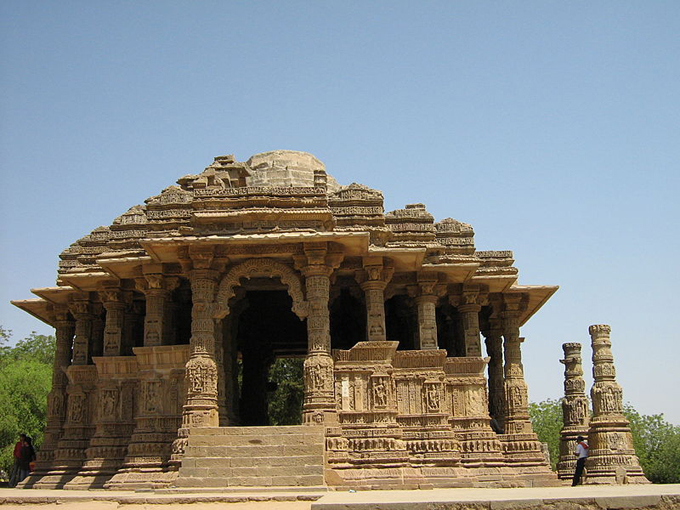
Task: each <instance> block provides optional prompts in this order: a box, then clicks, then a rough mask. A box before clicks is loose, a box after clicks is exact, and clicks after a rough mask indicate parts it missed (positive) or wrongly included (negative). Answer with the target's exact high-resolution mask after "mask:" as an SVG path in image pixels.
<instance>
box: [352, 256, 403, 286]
mask: <svg viewBox="0 0 680 510" xmlns="http://www.w3.org/2000/svg"><path fill="white" fill-rule="evenodd" d="M393 275H394V264H393V262H392V261H391V260H390V259H384V260H383V257H364V259H363V267H362V268H361V269H357V270H356V271H355V273H354V278H355V279H356V281H357V283H359V286H360V287H361V288H362V289H364V290H366V289H380V290H384V289H385V287H387V284H388V283H389V282H390V280H391V279H392V276H393Z"/></svg>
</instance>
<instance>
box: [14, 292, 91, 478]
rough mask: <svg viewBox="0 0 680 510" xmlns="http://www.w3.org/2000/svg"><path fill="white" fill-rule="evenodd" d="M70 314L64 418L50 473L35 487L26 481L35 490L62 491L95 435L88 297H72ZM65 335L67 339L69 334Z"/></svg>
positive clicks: (79, 465) (83, 295)
mask: <svg viewBox="0 0 680 510" xmlns="http://www.w3.org/2000/svg"><path fill="white" fill-rule="evenodd" d="M69 310H70V312H71V315H73V316H74V317H75V319H76V324H75V337H74V340H73V362H72V364H71V365H70V366H68V368H67V369H66V376H67V377H68V384H67V386H66V392H67V394H68V397H67V399H66V402H67V405H66V415H65V420H64V426H63V430H62V434H61V438H60V439H59V443H58V445H57V447H56V448H55V449H54V457H53V461H52V463H51V465H50V466H49V471H47V473H45V474H44V475H43V476H40V478H39V479H37V480H36V481H35V484H33V483H32V482H33V480H32V478H29V479H27V481H26V483H30V484H31V485H32V486H33V487H35V488H37V489H54V488H62V487H63V486H64V485H65V484H66V483H67V482H69V481H70V480H71V479H72V478H73V477H74V476H75V475H76V474H77V473H78V471H79V470H80V468H81V467H82V464H83V461H84V460H85V450H86V449H87V447H88V445H89V443H90V438H91V437H92V434H93V433H94V412H95V408H96V405H95V404H96V402H95V398H96V396H97V393H96V382H97V370H96V368H95V366H94V365H91V364H88V363H87V362H88V357H89V356H88V351H89V346H90V344H91V335H92V321H93V316H92V313H91V312H92V303H91V302H90V301H89V294H80V295H76V296H74V297H73V298H72V299H71V301H70V302H69ZM66 334H67V335H68V331H67V333H66ZM63 355H64V354H63V353H62V356H63ZM62 359H63V358H62ZM37 474H39V473H37Z"/></svg>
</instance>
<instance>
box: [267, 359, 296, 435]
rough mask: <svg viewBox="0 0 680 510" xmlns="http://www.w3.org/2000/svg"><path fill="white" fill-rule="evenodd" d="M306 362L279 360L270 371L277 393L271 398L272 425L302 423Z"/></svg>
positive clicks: (270, 413) (270, 377)
mask: <svg viewBox="0 0 680 510" xmlns="http://www.w3.org/2000/svg"><path fill="white" fill-rule="evenodd" d="M303 371H304V360H303V359H301V358H277V359H276V361H275V362H274V364H273V365H272V367H271V369H270V370H269V380H270V381H271V382H274V383H276V391H274V392H273V393H272V394H271V395H270V396H269V420H270V423H271V424H272V425H299V424H300V423H302V400H303V390H304V388H303V382H302V380H303V379H302V377H303Z"/></svg>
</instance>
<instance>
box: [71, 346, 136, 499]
mask: <svg viewBox="0 0 680 510" xmlns="http://www.w3.org/2000/svg"><path fill="white" fill-rule="evenodd" d="M94 362H95V366H96V367H97V375H98V380H97V395H98V405H97V411H98V412H97V415H96V418H95V427H96V428H95V433H94V436H92V439H91V440H90V444H89V447H88V448H87V450H85V457H86V458H85V462H84V463H83V467H82V468H81V469H80V471H79V472H78V475H77V476H76V477H75V478H74V479H73V480H71V481H70V482H68V483H67V484H66V486H65V487H64V488H66V489H92V488H96V489H101V488H102V487H103V486H104V483H106V482H107V481H108V480H109V479H110V478H111V477H112V476H113V475H115V474H116V472H117V471H118V468H119V467H120V466H121V464H122V463H123V459H124V457H125V452H126V451H127V445H128V443H129V442H130V436H131V435H132V430H133V428H134V406H135V394H136V390H137V360H136V359H135V358H133V357H130V356H107V357H99V358H94Z"/></svg>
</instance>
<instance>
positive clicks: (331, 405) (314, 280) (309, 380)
mask: <svg viewBox="0 0 680 510" xmlns="http://www.w3.org/2000/svg"><path fill="white" fill-rule="evenodd" d="M304 254H305V255H304V258H301V257H298V258H297V260H296V264H297V265H298V267H300V268H301V270H302V274H303V275H304V277H305V288H306V292H307V301H308V302H309V315H308V316H307V341H308V350H307V357H306V359H305V364H304V374H305V397H304V404H303V407H302V421H303V423H305V424H310V425H321V424H332V423H336V422H337V411H336V406H335V394H334V389H333V388H334V384H333V359H332V358H331V334H330V319H329V311H328V300H329V294H330V283H331V282H330V275H331V274H332V272H333V270H334V269H335V267H337V266H338V265H339V264H340V261H341V259H342V254H329V253H328V247H327V245H326V243H308V244H305V246H304Z"/></svg>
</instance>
